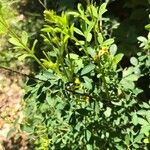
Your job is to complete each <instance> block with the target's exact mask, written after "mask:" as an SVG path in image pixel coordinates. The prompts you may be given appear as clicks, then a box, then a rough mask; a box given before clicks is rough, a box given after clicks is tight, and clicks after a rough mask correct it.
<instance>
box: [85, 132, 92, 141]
mask: <svg viewBox="0 0 150 150" xmlns="http://www.w3.org/2000/svg"><path fill="white" fill-rule="evenodd" d="M91 135H92V134H91V132H90V131H89V130H86V140H87V141H89V140H90V138H91Z"/></svg>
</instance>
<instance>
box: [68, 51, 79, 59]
mask: <svg viewBox="0 0 150 150" xmlns="http://www.w3.org/2000/svg"><path fill="white" fill-rule="evenodd" d="M69 56H70V58H71V59H74V60H77V59H78V58H79V55H77V54H74V53H70V54H69Z"/></svg>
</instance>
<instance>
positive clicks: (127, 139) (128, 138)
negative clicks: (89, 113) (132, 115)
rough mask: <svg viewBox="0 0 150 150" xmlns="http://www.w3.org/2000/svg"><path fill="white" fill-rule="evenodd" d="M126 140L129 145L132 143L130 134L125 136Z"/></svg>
mask: <svg viewBox="0 0 150 150" xmlns="http://www.w3.org/2000/svg"><path fill="white" fill-rule="evenodd" d="M125 142H126V144H127V145H129V144H130V136H129V135H128V134H127V135H126V136H125Z"/></svg>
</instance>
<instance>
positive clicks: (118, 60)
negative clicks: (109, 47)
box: [113, 54, 124, 65]
mask: <svg viewBox="0 0 150 150" xmlns="http://www.w3.org/2000/svg"><path fill="white" fill-rule="evenodd" d="M123 56H124V55H123V54H117V55H116V56H115V57H114V59H113V63H115V64H116V65H117V64H118V63H119V62H120V61H121V59H122V58H123Z"/></svg>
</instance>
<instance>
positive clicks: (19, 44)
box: [9, 37, 23, 48]
mask: <svg viewBox="0 0 150 150" xmlns="http://www.w3.org/2000/svg"><path fill="white" fill-rule="evenodd" d="M9 42H10V43H11V44H13V45H15V46H17V47H20V48H23V46H22V44H21V43H20V42H19V40H18V39H16V38H14V37H11V38H10V39H9Z"/></svg>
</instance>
